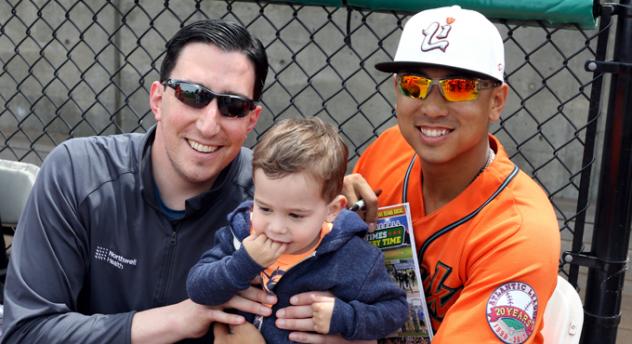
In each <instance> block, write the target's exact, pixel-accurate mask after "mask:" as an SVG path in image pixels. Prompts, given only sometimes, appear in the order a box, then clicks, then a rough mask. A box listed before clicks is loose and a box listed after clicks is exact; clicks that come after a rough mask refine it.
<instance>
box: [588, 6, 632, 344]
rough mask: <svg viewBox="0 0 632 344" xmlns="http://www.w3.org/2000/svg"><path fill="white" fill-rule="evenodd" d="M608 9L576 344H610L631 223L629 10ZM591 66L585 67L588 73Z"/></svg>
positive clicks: (597, 64)
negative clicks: (594, 193)
mask: <svg viewBox="0 0 632 344" xmlns="http://www.w3.org/2000/svg"><path fill="white" fill-rule="evenodd" d="M630 1H631V0H621V1H620V3H619V4H608V5H605V6H614V13H615V14H616V15H617V21H618V24H617V30H616V39H615V48H614V55H613V61H610V62H603V61H594V65H593V67H592V68H594V69H595V70H601V71H603V72H605V73H612V80H611V84H610V96H609V103H608V115H607V119H606V129H605V133H604V137H605V139H604V145H603V154H602V163H601V175H600V179H599V194H598V198H597V209H596V213H595V228H594V232H593V238H592V247H591V254H592V256H593V258H594V262H595V264H593V265H592V266H591V267H590V268H589V270H588V283H587V285H586V298H585V301H584V313H585V322H584V327H583V330H582V336H581V342H582V343H613V344H614V343H615V341H616V337H617V326H618V324H619V321H620V319H621V314H620V308H621V296H622V292H623V282H624V278H625V270H626V268H627V253H628V245H629V240H630V230H631V228H630V224H631V219H632V40H631V39H630V37H632V6H631V5H630ZM590 68H591V67H590V66H589V69H590Z"/></svg>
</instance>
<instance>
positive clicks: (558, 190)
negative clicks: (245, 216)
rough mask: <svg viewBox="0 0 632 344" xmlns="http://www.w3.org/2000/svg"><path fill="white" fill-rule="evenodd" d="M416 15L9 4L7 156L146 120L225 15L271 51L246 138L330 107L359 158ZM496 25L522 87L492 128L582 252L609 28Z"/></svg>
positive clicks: (2, 74)
mask: <svg viewBox="0 0 632 344" xmlns="http://www.w3.org/2000/svg"><path fill="white" fill-rule="evenodd" d="M407 17H408V14H401V13H379V12H372V11H367V10H357V9H350V8H331V7H317V6H301V5H287V4H279V3H268V2H237V1H226V2H225V1H178V2H175V1H164V2H162V3H160V5H158V3H157V2H153V1H148V0H137V1H134V2H131V1H118V0H108V1H103V0H84V1H71V0H48V1H43V0H13V1H3V2H1V3H0V25H1V26H0V65H1V66H2V69H1V70H0V158H3V159H9V160H19V161H26V162H31V163H35V164H41V162H42V160H43V159H44V158H45V156H46V154H47V153H48V152H49V151H50V150H51V149H52V148H53V147H54V146H55V145H57V144H59V143H60V142H62V141H63V140H66V139H68V138H70V137H77V136H86V135H106V134H114V133H120V132H143V131H145V130H147V129H148V128H149V127H150V126H151V125H153V123H154V120H153V115H152V113H151V112H150V110H149V106H148V89H149V85H150V83H151V82H152V81H154V80H157V79H158V68H159V65H160V61H161V60H162V57H163V55H162V53H163V50H164V44H165V42H166V40H167V39H168V38H169V37H171V36H172V35H173V34H174V33H175V32H176V31H177V29H179V28H180V27H181V26H183V25H185V24H187V23H190V22H192V21H194V20H197V19H202V18H224V19H227V20H232V21H237V22H240V23H242V24H244V25H245V26H247V27H248V29H249V30H250V31H251V32H252V33H254V34H255V35H256V36H257V37H259V38H260V39H261V40H262V42H263V43H264V45H265V47H266V48H267V52H268V54H269V61H270V66H271V67H270V68H271V70H270V73H269V75H268V79H267V82H266V87H265V92H264V94H263V101H262V105H263V107H264V111H263V114H262V116H261V119H260V121H259V123H258V125H257V128H256V129H255V133H254V134H253V135H251V137H250V138H249V140H248V141H247V144H248V145H249V146H253V145H254V144H255V143H256V141H257V138H258V136H259V135H260V134H261V133H262V132H264V131H265V130H266V128H268V127H269V126H271V125H272V124H273V123H274V122H275V121H276V120H278V119H280V118H285V117H295V116H304V117H311V116H318V117H321V118H323V119H325V120H326V121H329V122H331V123H334V124H335V125H337V126H338V128H339V129H340V131H341V133H342V134H343V135H344V138H345V139H346V141H347V144H348V145H349V148H350V151H351V152H352V157H351V159H352V160H353V161H355V159H357V157H358V156H359V154H361V153H362V151H363V149H364V148H365V147H366V146H367V145H368V144H369V143H370V142H371V141H372V140H373V139H374V138H375V137H376V136H377V135H378V134H379V133H380V132H382V131H383V130H384V129H386V128H387V127H389V126H391V125H393V124H394V123H395V117H394V116H395V113H394V108H393V104H394V91H393V86H392V81H391V79H390V76H389V75H387V74H385V73H380V72H378V71H376V70H375V69H374V68H373V65H374V64H375V63H376V62H381V61H386V60H390V59H391V58H392V54H394V52H395V49H396V46H397V41H398V38H399V35H400V32H401V28H402V25H403V23H404V22H405V20H406V19H407ZM496 24H497V27H498V28H499V30H500V31H501V34H502V35H503V38H504V40H505V47H506V51H507V52H506V56H507V62H506V65H507V68H506V81H507V83H508V84H509V85H510V88H511V92H510V93H511V95H510V99H509V103H508V105H507V107H506V109H505V111H504V114H503V117H502V120H501V121H500V123H498V124H497V125H495V126H494V128H493V132H494V133H495V134H496V135H497V136H498V137H499V138H500V139H501V141H502V142H503V143H504V144H505V146H506V148H507V150H508V152H509V154H510V155H511V157H512V158H513V160H514V161H515V162H516V163H518V165H519V166H520V167H521V168H522V169H523V170H525V171H526V172H527V173H528V174H530V175H532V176H533V177H534V178H535V179H536V180H537V181H538V182H540V184H541V185H542V186H543V187H544V189H545V190H546V192H547V193H548V194H549V195H550V198H551V200H552V201H553V204H554V206H555V208H556V211H557V215H558V218H559V220H560V225H561V230H562V237H563V239H564V247H563V249H564V250H570V249H571V245H572V246H573V247H572V249H573V250H575V251H578V250H581V248H582V247H581V246H582V241H583V240H582V239H583V232H584V227H585V226H586V228H588V229H590V225H591V222H592V221H593V216H594V215H591V211H589V210H590V209H591V208H590V207H589V205H590V204H591V202H592V200H594V198H595V195H594V194H595V193H596V192H595V190H594V189H595V188H594V187H592V188H591V187H590V186H591V185H596V181H595V180H596V178H594V175H593V177H591V173H590V172H591V169H593V170H595V169H594V168H593V167H592V166H593V164H594V163H593V161H594V158H593V153H592V152H593V150H594V146H595V144H596V142H597V141H598V140H596V137H597V134H598V133H599V130H597V129H598V128H599V126H598V125H599V124H600V122H601V121H599V116H598V114H599V104H600V103H599V98H600V93H601V92H600V91H601V77H600V76H597V77H595V76H594V75H593V74H592V73H588V72H586V71H585V70H584V63H585V62H586V61H587V60H594V59H600V60H601V59H603V58H604V54H605V42H606V41H607V37H608V28H605V30H602V31H599V30H581V29H579V28H578V27H572V26H571V27H563V28H550V27H546V26H545V25H543V24H541V23H538V22H531V23H512V22H506V21H502V20H499V21H496ZM599 37H602V41H604V42H602V46H601V48H599V49H598V39H599ZM598 50H599V53H598ZM589 110H590V111H589ZM353 161H352V164H351V166H352V165H353ZM577 236H579V238H577ZM586 237H587V238H589V236H588V234H587V235H586ZM574 238H575V242H574V243H573V239H574ZM560 269H561V271H563V272H565V273H566V274H568V272H569V269H570V267H569V265H568V264H565V263H563V264H561V267H560ZM571 277H572V278H571V281H572V282H575V283H576V282H577V275H574V276H571Z"/></svg>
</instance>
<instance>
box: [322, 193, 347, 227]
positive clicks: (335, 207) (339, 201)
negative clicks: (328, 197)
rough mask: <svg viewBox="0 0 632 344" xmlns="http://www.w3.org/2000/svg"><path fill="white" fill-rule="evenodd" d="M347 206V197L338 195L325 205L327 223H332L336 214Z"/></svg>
mask: <svg viewBox="0 0 632 344" xmlns="http://www.w3.org/2000/svg"><path fill="white" fill-rule="evenodd" d="M346 206H347V197H345V196H343V195H338V196H336V197H334V199H333V200H332V201H331V202H329V204H328V205H327V219H326V221H327V222H334V220H335V219H336V216H338V213H339V212H340V211H341V210H342V209H344V208H345V207H346Z"/></svg>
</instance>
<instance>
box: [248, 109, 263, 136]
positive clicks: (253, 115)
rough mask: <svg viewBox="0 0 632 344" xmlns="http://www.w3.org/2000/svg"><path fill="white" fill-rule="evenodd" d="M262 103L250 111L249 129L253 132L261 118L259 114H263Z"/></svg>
mask: <svg viewBox="0 0 632 344" xmlns="http://www.w3.org/2000/svg"><path fill="white" fill-rule="evenodd" d="M261 109H262V108H261V105H257V106H255V108H254V110H252V111H250V113H249V114H248V131H247V133H249V132H251V131H252V129H254V128H255V126H256V125H257V121H258V120H259V116H261Z"/></svg>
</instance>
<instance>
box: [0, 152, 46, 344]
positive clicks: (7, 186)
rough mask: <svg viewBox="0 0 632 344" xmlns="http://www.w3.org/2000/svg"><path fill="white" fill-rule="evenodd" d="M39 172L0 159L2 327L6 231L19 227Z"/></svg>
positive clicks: (26, 164) (25, 165)
mask: <svg viewBox="0 0 632 344" xmlns="http://www.w3.org/2000/svg"><path fill="white" fill-rule="evenodd" d="M38 171H39V167H38V166H36V165H33V164H28V163H25V162H19V161H11V160H3V159H0V229H2V230H1V231H0V235H2V236H3V237H2V244H3V247H2V251H0V255H1V256H0V325H1V324H2V320H3V317H4V307H3V305H2V295H1V293H2V292H3V289H4V277H5V274H6V267H7V259H8V257H7V252H6V242H5V241H4V234H5V232H4V229H5V228H11V227H15V225H17V223H18V219H19V218H20V215H21V214H22V209H24V205H25V204H26V199H27V198H28V196H29V194H30V193H31V188H33V183H35V177H37V172H38ZM6 234H12V233H6ZM0 338H2V328H0Z"/></svg>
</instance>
